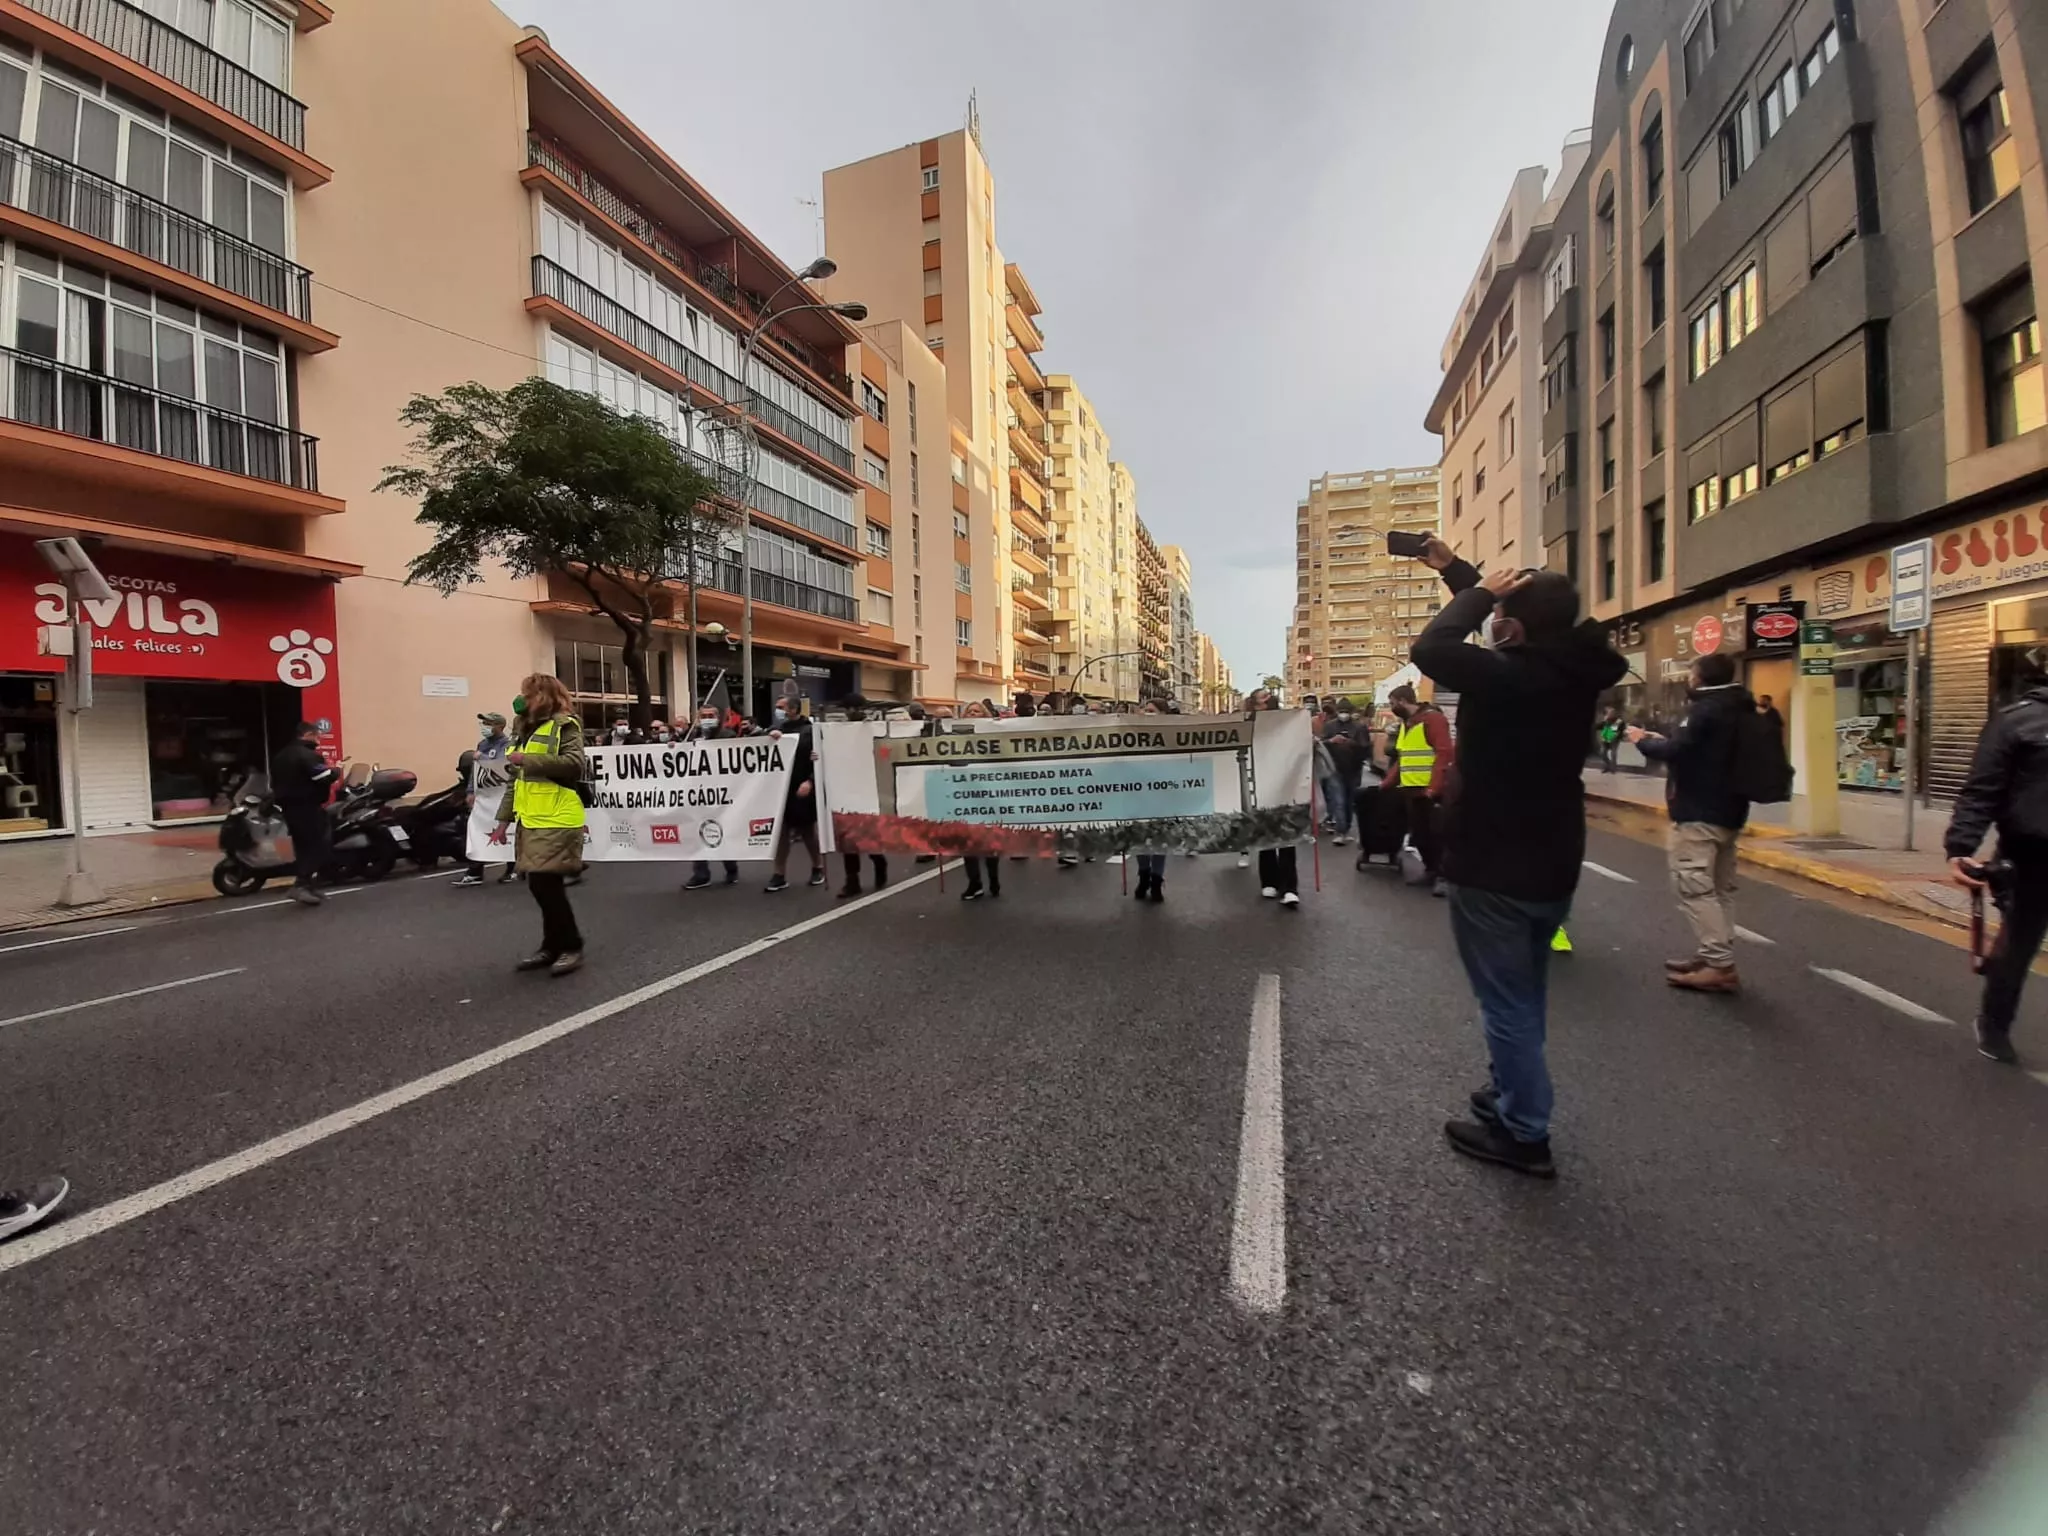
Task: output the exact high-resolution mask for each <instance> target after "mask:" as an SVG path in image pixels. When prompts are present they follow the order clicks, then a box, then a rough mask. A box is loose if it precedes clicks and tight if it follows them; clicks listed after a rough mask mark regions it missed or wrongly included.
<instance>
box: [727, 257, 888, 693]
mask: <svg viewBox="0 0 2048 1536" xmlns="http://www.w3.org/2000/svg"><path fill="white" fill-rule="evenodd" d="M838 270H839V263H838V262H836V261H834V260H833V259H832V258H831V257H829V256H820V257H819V258H818V259H817V260H816V261H814V262H812V263H811V264H810V265H809V266H807V267H805V268H804V269H803V271H801V272H799V273H797V274H796V275H795V276H794V277H791V278H790V279H788V281H786V282H784V283H783V285H782V286H781V287H780V288H777V289H776V290H775V291H774V292H773V293H771V294H769V295H768V297H767V298H766V299H765V300H764V301H762V305H761V318H760V319H759V320H757V321H756V322H755V323H754V327H753V329H752V330H750V331H748V332H747V335H746V339H745V340H744V341H743V342H742V343H741V344H740V397H739V399H737V400H732V401H728V402H726V403H727V404H728V405H730V406H731V407H732V409H733V416H734V423H733V429H732V430H731V432H730V439H731V453H736V454H737V456H738V462H737V463H727V464H726V465H725V467H726V469H727V479H728V484H727V487H726V491H727V494H728V495H729V496H730V497H731V498H732V500H733V501H734V503H735V504H736V505H737V506H738V507H739V513H740V688H741V691H742V696H743V698H744V699H745V705H744V709H743V712H744V713H745V714H747V715H748V716H749V717H751V716H752V715H753V711H754V540H753V529H754V517H753V496H754V466H755V464H756V462H757V461H758V457H759V453H760V440H759V436H758V428H757V425H756V423H755V421H754V385H753V374H754V358H755V355H756V354H757V353H758V352H759V350H760V346H761V338H762V337H763V336H765V335H766V334H767V333H768V328H769V327H770V326H771V325H773V324H774V323H775V322H776V321H778V320H786V319H788V318H789V317H790V316H791V315H798V314H802V313H803V312H804V311H805V310H819V311H822V312H824V313H826V314H833V315H838V316H840V317H842V318H843V319H846V320H851V321H854V322H855V323H858V322H860V321H862V320H865V319H867V317H868V307H867V305H865V304H860V303H854V302H845V303H838V304H829V303H826V302H824V301H823V300H818V301H815V302H813V303H809V304H792V305H790V306H789V307H788V308H786V309H777V308H776V307H775V301H776V300H777V299H779V298H781V297H782V295H783V294H785V293H787V292H788V291H789V290H790V289H791V288H792V287H794V286H795V285H796V284H798V283H801V282H814V281H818V280H821V279H824V278H828V277H830V276H832V274H833V273H835V272H837V271H838ZM731 453H728V454H726V455H722V456H721V457H722V459H725V458H730V457H731Z"/></svg>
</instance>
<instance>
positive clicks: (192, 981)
mask: <svg viewBox="0 0 2048 1536" xmlns="http://www.w3.org/2000/svg"><path fill="white" fill-rule="evenodd" d="M247 969H248V967H247V966H242V965H238V966H235V967H233V968H232V969H230V970H225V971H208V972H207V973H206V974H205V975H204V976H187V977H186V978H185V979H184V980H183V981H160V982H158V983H157V984H156V985H155V986H153V987H137V988H135V989H134V990H133V991H132V992H110V993H108V994H107V995H106V996H105V997H89V998H87V999H86V1000H85V1001H84V1002H82V1003H65V1004H64V1005H63V1006H62V1007H59V1008H43V1009H39V1010H37V1011H36V1012H34V1013H17V1014H16V1015H15V1016H14V1017H13V1018H11V1019H0V1029H6V1028H7V1027H8V1026H9V1025H11V1024H27V1023H29V1022H31V1021H33V1020H35V1019H54V1018H55V1017H57V1015H58V1014H60V1013H76V1012H78V1010H79V1009H81V1008H100V1007H104V1006H105V1005H106V1004H108V1003H125V1002H126V1001H127V1000H128V999H129V998H131V997H147V996H149V994H150V993H152V992H170V991H174V990H175V989H177V988H179V987H192V986H197V985H198V984H199V983H200V982H202V981H218V980H220V978H221V977H223V976H239V975H241V974H242V972H243V971H245V970H247Z"/></svg>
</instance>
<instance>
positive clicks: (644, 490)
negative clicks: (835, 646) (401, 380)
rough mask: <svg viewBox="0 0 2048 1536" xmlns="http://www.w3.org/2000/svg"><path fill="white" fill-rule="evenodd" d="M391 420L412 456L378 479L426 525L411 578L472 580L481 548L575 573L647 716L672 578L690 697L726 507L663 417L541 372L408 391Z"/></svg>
mask: <svg viewBox="0 0 2048 1536" xmlns="http://www.w3.org/2000/svg"><path fill="white" fill-rule="evenodd" d="M398 419H399V420H400V421H401V422H403V423H404V424H405V425H406V426H408V427H410V428H411V429H412V432H413V440H412V453H411V459H410V462H408V463H405V464H397V465H393V466H392V467H391V468H389V469H387V470H385V472H384V478H383V479H382V480H380V481H378V482H377V489H378V490H380V491H395V492H397V493H398V494H399V495H401V496H410V497H412V498H413V499H415V500H417V501H418V502H419V504H420V510H419V521H420V522H421V523H423V524H425V525H426V526H427V527H429V528H431V529H433V531H434V541H433V543H432V544H431V545H429V546H428V548H427V549H426V550H425V552H424V553H422V554H420V555H419V556H418V557H417V558H415V559H414V560H413V561H412V563H411V566H410V567H409V569H408V571H407V574H406V581H407V582H408V583H419V584H421V585H424V586H430V587H436V588H438V589H439V590H440V591H441V593H442V595H443V596H446V595H447V594H449V593H452V592H454V591H455V590H456V589H457V588H458V587H461V586H465V585H467V584H468V583H470V582H475V581H481V580H482V579H483V567H484V563H485V562H486V561H491V560H495V561H497V562H498V563H499V564H501V565H503V566H504V567H505V568H506V569H507V570H508V571H510V572H511V573H512V574H513V575H515V576H539V575H546V574H549V573H555V574H558V575H560V576H561V577H563V578H564V579H566V580H568V581H570V582H573V583H574V584H575V585H576V586H577V587H578V588H579V589H580V590H581V591H582V592H583V594H584V595H585V596H586V597H588V598H589V599H590V603H591V606H592V607H594V608H596V609H597V611H598V612H600V613H602V614H603V615H604V616H605V617H606V618H608V619H610V620H611V621H612V623H613V624H615V625H617V626H618V630H619V634H620V636H621V639H622V642H623V643H622V645H621V649H622V650H623V652H624V653H625V661H626V673H627V676H628V677H630V678H631V679H632V684H633V696H634V704H633V708H632V717H633V723H634V724H635V725H643V726H644V725H646V724H647V723H648V721H649V720H650V719H651V718H652V716H653V689H652V688H651V686H650V685H649V680H648V665H647V662H648V656H649V655H650V653H651V652H652V650H653V646H654V638H655V622H656V620H657V619H661V618H665V617H668V616H669V611H668V610H669V609H670V608H671V607H672V598H671V595H670V589H669V587H668V586H667V583H669V582H671V581H674V580H681V581H683V582H684V583H685V584H686V585H687V586H688V588H689V590H690V612H689V618H690V623H691V634H690V641H691V645H690V655H691V662H690V667H691V672H690V686H689V696H690V699H691V701H693V702H694V699H695V695H696V685H697V678H696V670H695V668H696V663H695V657H696V634H695V618H696V583H697V579H698V575H699V570H700V567H703V566H705V565H706V564H707V563H708V568H709V569H710V570H711V571H714V572H715V571H716V569H717V559H718V554H717V551H718V547H719V543H720V535H721V533H722V532H723V530H724V529H725V528H727V527H730V526H731V525H732V522H733V518H732V516H731V514H730V513H729V512H727V511H725V510H723V509H722V508H720V507H719V506H718V505H717V495H718V487H717V484H716V483H715V482H714V481H713V480H712V479H711V477H710V476H708V475H706V474H704V473H702V472H701V471H700V470H698V469H697V468H696V467H695V466H694V465H692V464H691V462H690V461H689V460H688V459H687V458H685V457H684V455H683V453H682V450H681V449H679V448H678V447H677V446H676V444H675V443H674V442H673V441H672V440H671V439H670V438H669V437H668V435H667V434H666V433H664V432H663V431H662V430H661V428H660V427H658V426H657V425H656V424H655V423H654V422H652V421H649V420H647V419H646V418H645V417H641V416H629V415H622V414H620V413H619V412H617V411H615V410H613V409H612V408H611V407H610V406H609V405H607V404H605V403H604V401H602V400H599V399H598V398H597V397H596V396H594V395H587V394H584V393H582V392H581V391H578V390H571V389H564V388H562V387H561V386H560V385H558V384H552V383H550V382H548V381H547V380H546V379H543V378H530V379H526V380H524V381H523V382H521V383H519V384H515V385H514V386H513V387H512V388H510V389H506V390H497V389H492V388H490V387H488V386H487V385H483V384H477V383H469V384H457V385H455V386H454V387H453V388H451V389H449V390H447V391H445V392H444V393H442V394H439V395H415V396H413V397H412V399H410V400H408V401H407V402H406V404H405V407H404V409H403V410H401V411H400V412H399V413H398ZM693 553H694V554H695V556H696V558H695V559H692V558H691V556H692V554H693Z"/></svg>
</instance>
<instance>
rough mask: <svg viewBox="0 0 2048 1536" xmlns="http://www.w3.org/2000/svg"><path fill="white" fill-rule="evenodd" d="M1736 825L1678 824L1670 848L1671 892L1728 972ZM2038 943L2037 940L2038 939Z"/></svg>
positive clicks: (1703, 949) (1711, 957) (1707, 955)
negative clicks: (1676, 896)
mask: <svg viewBox="0 0 2048 1536" xmlns="http://www.w3.org/2000/svg"><path fill="white" fill-rule="evenodd" d="M1738 835H1739V834H1738V833H1737V832H1736V830H1735V829H1734V828H1733V827H1717V826H1714V825H1713V824H1712V823H1711V822H1705V821H1674V822H1673V823H1672V824H1671V835H1670V839H1669V841H1668V843H1667V845H1666V847H1667V850H1668V852H1669V855H1670V861H1671V888H1672V890H1673V891H1675V892H1677V894H1678V905H1679V909H1680V910H1681V911H1683V912H1684V913H1685V920H1686V921H1687V922H1689V923H1691V924H1692V932H1693V938H1694V940H1695V941H1696V942H1697V943H1698V945H1699V957H1700V959H1702V960H1704V961H1705V962H1706V963H1707V964H1708V965H1711V966H1714V967H1715V968H1717V969H1719V970H1726V969H1727V968H1728V967H1729V966H1731V965H1733V964H1734V963H1735V840H1736V838H1737V836H1738ZM2037 942H2038V941H2037Z"/></svg>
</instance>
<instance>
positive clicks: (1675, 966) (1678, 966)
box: [1664, 955, 1707, 976]
mask: <svg viewBox="0 0 2048 1536" xmlns="http://www.w3.org/2000/svg"><path fill="white" fill-rule="evenodd" d="M1706 964H1707V962H1706V961H1704V960H1702V959H1701V958H1700V957H1699V956H1698V955H1688V956H1686V957H1685V959H1683V960H1666V961H1665V962H1664V974H1665V975H1666V976H1683V975H1684V974H1685V973H1686V972H1687V971H1697V970H1703V969H1705V967H1706Z"/></svg>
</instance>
